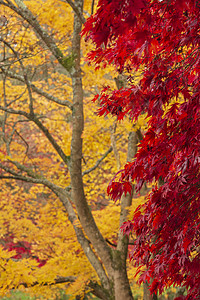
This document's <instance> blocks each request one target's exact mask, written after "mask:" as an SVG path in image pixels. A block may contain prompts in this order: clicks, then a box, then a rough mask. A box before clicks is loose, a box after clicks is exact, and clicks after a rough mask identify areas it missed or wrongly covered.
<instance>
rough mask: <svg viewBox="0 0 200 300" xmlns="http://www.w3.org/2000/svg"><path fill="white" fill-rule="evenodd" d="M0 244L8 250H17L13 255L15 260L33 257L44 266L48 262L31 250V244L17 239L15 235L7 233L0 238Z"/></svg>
mask: <svg viewBox="0 0 200 300" xmlns="http://www.w3.org/2000/svg"><path fill="white" fill-rule="evenodd" d="M0 244H2V245H3V247H4V249H6V250H8V251H13V250H14V251H15V252H16V254H15V255H14V256H13V257H12V258H13V259H15V260H20V259H23V258H32V259H35V260H36V261H37V262H38V267H39V268H40V267H42V266H44V265H45V264H46V262H47V261H46V260H45V259H40V258H38V257H37V256H35V255H34V254H33V253H32V252H31V250H32V249H31V248H32V247H31V244H30V243H28V242H26V241H15V238H14V235H7V236H6V237H4V238H2V239H1V240H0Z"/></svg>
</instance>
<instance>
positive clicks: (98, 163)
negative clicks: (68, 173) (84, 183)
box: [82, 147, 113, 176]
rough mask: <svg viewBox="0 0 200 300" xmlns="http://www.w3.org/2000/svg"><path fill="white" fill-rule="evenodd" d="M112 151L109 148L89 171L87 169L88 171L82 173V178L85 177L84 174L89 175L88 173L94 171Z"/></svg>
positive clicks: (111, 148)
mask: <svg viewBox="0 0 200 300" xmlns="http://www.w3.org/2000/svg"><path fill="white" fill-rule="evenodd" d="M112 150H113V147H110V148H109V149H108V150H107V151H106V152H105V153H104V154H103V155H102V157H101V158H100V159H98V160H97V162H96V164H95V165H94V166H93V167H91V168H90V169H88V170H86V171H84V172H83V173H82V176H84V175H86V174H89V173H90V172H92V171H94V170H95V169H96V168H97V167H98V166H99V165H100V163H101V162H102V161H103V160H104V159H105V158H106V157H107V156H108V154H109V153H110V152H112Z"/></svg>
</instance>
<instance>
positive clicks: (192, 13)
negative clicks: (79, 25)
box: [84, 0, 200, 299]
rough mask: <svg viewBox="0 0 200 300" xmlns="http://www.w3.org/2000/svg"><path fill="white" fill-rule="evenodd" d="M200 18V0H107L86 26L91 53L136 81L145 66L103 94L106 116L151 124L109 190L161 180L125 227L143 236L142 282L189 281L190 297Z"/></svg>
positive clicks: (198, 287) (199, 288) (194, 284)
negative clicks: (121, 86)
mask: <svg viewBox="0 0 200 300" xmlns="http://www.w3.org/2000/svg"><path fill="white" fill-rule="evenodd" d="M199 21H200V6H199V1H179V0H170V1H168V0H166V1H165V0H163V1H158V0H154V1H148V0H147V1H145V0H144V1H143V0H140V1H139V0H138V1H134V0H131V1H107V0H101V1H99V7H98V10H97V13H96V14H95V15H94V16H92V17H91V18H90V19H88V21H87V23H86V26H85V29H84V33H85V34H86V35H87V37H89V38H91V40H92V42H93V43H94V45H95V49H94V50H93V51H92V52H91V53H90V54H89V57H90V59H91V60H93V61H95V62H96V63H104V65H105V64H106V63H109V64H110V63H111V62H112V63H113V64H114V65H115V66H116V68H117V69H118V70H119V72H122V71H124V70H126V71H127V72H130V80H131V72H132V70H133V68H136V69H138V68H140V66H142V65H143V70H144V71H143V74H142V79H141V80H140V82H139V84H138V85H134V84H132V85H131V87H130V88H126V89H122V90H120V92H119V91H117V92H116V91H114V92H110V91H109V90H105V89H104V90H103V92H102V93H101V95H100V96H99V98H100V105H101V109H100V110H99V113H100V115H104V114H105V115H107V114H108V113H111V114H113V115H116V116H117V117H118V119H119V120H121V119H123V117H124V116H126V115H129V116H130V118H131V119H137V118H138V115H140V114H141V113H147V117H148V125H149V128H148V130H147V132H146V134H145V136H144V138H143V140H142V142H141V144H140V147H139V151H138V152H137V154H136V156H135V159H134V160H133V161H132V162H131V163H128V164H126V165H125V167H124V169H123V170H122V171H121V173H120V174H119V173H118V174H117V175H116V177H115V178H114V179H113V181H112V182H111V184H110V185H109V187H108V192H109V194H110V195H111V196H112V198H113V199H114V200H118V199H120V198H121V195H122V194H123V193H126V192H129V188H130V186H131V182H133V181H135V180H136V190H140V189H141V187H142V185H143V184H144V182H154V181H156V182H157V183H158V184H156V185H155V188H154V189H153V191H152V192H151V193H150V194H149V196H148V201H147V202H146V203H145V204H144V205H142V206H139V207H138V208H137V209H136V211H135V213H134V215H133V220H132V221H129V222H128V223H126V224H125V225H123V230H124V232H125V233H126V234H129V233H130V232H132V231H133V232H135V233H136V235H137V239H136V241H135V245H134V247H133V249H132V251H131V253H130V255H131V258H132V259H133V260H134V261H135V265H136V266H139V269H140V268H141V267H143V266H146V270H145V271H144V270H143V272H142V273H141V276H140V282H142V281H143V282H145V281H146V280H147V281H148V282H150V280H152V283H151V291H152V292H153V291H160V292H162V291H163V288H164V287H166V286H168V285H171V284H175V285H178V286H184V287H186V288H187V289H188V295H187V296H186V299H199V297H200V276H199V275H200V274H199V270H200V254H199V246H200V239H199V226H200V220H199V210H200V201H199V199H200V184H199V182H200V177H199V176H200V172H199V160H200V152H199V150H200V147H199V140H200V139H199V138H200V133H199V132H200V130H199V129H200V121H199V108H200V105H199V100H200V95H199V70H200V59H199V57H200V56H199V50H200V39H199ZM179 299H180V298H179ZM181 299H182V298H181Z"/></svg>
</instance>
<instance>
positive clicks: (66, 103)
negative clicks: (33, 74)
mask: <svg viewBox="0 0 200 300" xmlns="http://www.w3.org/2000/svg"><path fill="white" fill-rule="evenodd" d="M1 69H2V72H3V73H4V74H5V75H6V76H7V77H9V78H13V79H17V80H19V81H20V82H23V83H25V81H24V79H23V76H21V75H18V74H15V73H13V72H11V71H8V70H6V69H5V68H3V67H1ZM28 83H29V85H30V87H31V89H32V90H33V92H35V93H37V94H38V95H41V96H43V97H45V98H46V99H48V100H51V101H53V102H55V103H57V104H59V105H62V106H67V107H68V108H69V109H70V110H72V104H71V102H70V101H68V100H60V99H59V98H57V97H55V96H53V95H51V94H49V93H47V92H45V91H43V90H42V89H40V88H38V87H37V86H35V85H34V84H33V83H32V82H30V81H28Z"/></svg>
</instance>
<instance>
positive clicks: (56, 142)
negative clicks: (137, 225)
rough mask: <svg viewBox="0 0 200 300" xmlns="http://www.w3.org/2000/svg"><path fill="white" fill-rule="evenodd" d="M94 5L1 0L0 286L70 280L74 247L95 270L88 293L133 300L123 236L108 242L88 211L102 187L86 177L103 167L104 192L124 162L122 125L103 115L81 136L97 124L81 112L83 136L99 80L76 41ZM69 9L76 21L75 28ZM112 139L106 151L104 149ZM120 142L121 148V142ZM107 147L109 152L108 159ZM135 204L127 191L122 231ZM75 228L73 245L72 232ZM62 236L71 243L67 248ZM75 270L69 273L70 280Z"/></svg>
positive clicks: (132, 142)
mask: <svg viewBox="0 0 200 300" xmlns="http://www.w3.org/2000/svg"><path fill="white" fill-rule="evenodd" d="M93 4H94V1H85V2H84V1H83V0H76V2H75V1H70V0H68V1H66V3H65V2H63V1H60V2H54V1H48V2H45V1H41V2H35V1H27V2H26V1H24V2H23V1H21V0H16V1H15V2H14V1H10V0H6V1H4V0H0V6H1V12H2V16H1V20H0V22H1V35H0V43H1V53H0V59H1V61H0V69H1V102H0V111H1V115H0V118H1V135H0V138H1V139H0V146H1V149H0V168H1V173H0V178H1V180H2V182H3V183H4V185H2V187H3V188H2V190H1V196H2V199H3V200H2V202H1V205H2V206H1V208H2V209H1V211H3V212H2V219H1V220H0V221H1V224H2V229H1V230H2V231H1V245H3V248H2V247H1V257H2V259H1V268H2V276H1V281H0V283H1V290H6V289H13V288H16V287H18V286H20V284H21V285H22V284H23V285H24V286H25V287H31V286H35V285H41V286H43V285H45V286H46V285H52V284H53V283H54V284H55V283H59V282H61V281H62V280H63V281H66V282H69V283H70V282H73V281H74V280H75V279H74V277H73V278H72V277H71V274H66V272H67V271H70V269H69V268H67V267H65V266H63V265H62V261H61V262H60V260H61V257H63V258H64V261H67V259H68V261H70V260H71V261H72V258H73V256H72V255H71V253H70V254H69V255H68V252H67V251H69V250H70V246H71V245H72V246H71V248H73V251H74V253H75V254H77V256H78V254H79V253H81V255H82V257H83V259H82V260H81V259H80V260H79V262H80V267H81V266H85V265H86V260H85V257H87V259H88V261H89V262H90V264H91V266H92V268H93V269H94V270H95V272H96V276H94V273H92V271H91V269H92V268H91V266H90V267H88V270H89V271H88V273H89V274H90V273H92V276H91V277H90V276H89V275H88V277H86V279H88V281H87V282H86V281H85V280H83V281H84V283H87V286H88V289H89V290H90V291H91V292H93V293H94V294H95V295H97V296H98V297H99V298H100V299H106V300H108V299H132V298H133V297H132V294H131V289H130V283H129V280H128V277H127V269H126V258H127V250H128V243H129V239H128V238H127V237H124V236H123V235H122V233H121V232H120V231H119V232H118V238H117V237H114V238H115V241H114V242H115V243H113V240H111V241H110V240H108V239H107V236H106V234H105V232H103V231H104V228H102V232H103V233H104V236H103V235H102V232H100V229H99V227H100V226H99V227H98V226H97V224H99V223H100V221H101V223H103V222H102V220H99V219H100V218H99V212H97V211H96V212H93V213H92V212H91V210H92V208H93V207H94V205H96V204H94V201H92V200H93V198H95V199H98V200H99V197H100V195H96V193H97V192H98V185H97V187H94V185H92V184H91V181H93V180H94V176H95V175H92V172H96V171H97V168H98V167H99V166H100V163H104V165H103V166H106V167H107V169H106V168H105V169H103V170H100V168H99V170H100V171H99V172H97V173H94V174H97V175H98V180H99V183H98V182H97V179H96V178H95V180H96V181H95V183H98V184H99V190H100V191H102V187H101V185H104V186H105V185H106V180H109V179H111V174H110V173H111V171H112V170H113V167H112V165H113V162H114V160H115V159H116V160H117V162H118V166H119V165H120V161H119V155H118V147H117V143H118V142H119V141H117V135H119V137H120V136H121V134H122V132H123V131H124V132H126V128H125V126H124V128H123V127H122V129H121V130H119V132H117V129H118V126H117V128H116V125H115V122H114V121H113V119H112V120H109V119H108V118H107V120H105V121H104V124H103V125H105V128H103V127H100V125H99V123H98V126H99V127H98V129H99V132H98V133H96V132H95V133H94V134H91V132H90V133H89V132H87V130H86V129H87V128H91V124H92V125H93V126H94V123H92V120H91V118H92V117H91V108H90V107H91V106H89V104H88V109H87V107H86V108H85V130H84V116H83V103H84V102H88V101H89V100H90V97H91V93H92V92H91V90H92V89H93V93H94V91H95V89H96V88H98V89H99V88H100V86H101V84H102V83H100V84H99V86H94V87H93V86H92V81H93V80H94V78H93V77H94V74H95V76H100V75H98V74H97V73H96V72H95V71H94V70H93V71H91V70H92V69H90V70H88V68H89V67H88V66H87V65H86V64H84V62H83V61H81V50H82V51H83V52H84V51H85V49H86V48H88V45H87V44H84V43H82V44H81V37H80V32H81V29H82V24H83V23H84V21H85V16H86V15H87V13H83V5H85V6H84V11H86V12H88V11H89V8H90V6H91V5H92V9H93V6H94V5H93ZM72 9H73V11H74V22H71V14H72ZM72 23H73V24H72ZM66 27H67V28H66ZM84 72H87V76H88V77H90V78H89V79H90V81H91V83H90V86H89V84H88V81H89V80H88V81H87V79H85V78H83V77H84ZM92 72H93V74H92V75H91V73H92ZM115 74H116V73H115ZM115 74H114V76H115ZM92 76H93V77H92ZM105 77H106V78H104V79H103V80H102V82H104V83H105V81H108V80H109V82H110V81H111V80H110V77H111V76H110V75H109V74H106V75H105ZM82 81H83V82H82ZM83 84H84V87H85V89H84V90H83ZM94 85H96V81H94ZM88 86H89V87H90V91H88V90H89V89H88ZM88 93H89V96H88ZM71 95H73V97H71ZM100 122H101V123H102V121H100ZM113 123H114V125H113ZM126 124H128V121H127V123H126ZM87 126H88V127H87ZM127 126H129V129H130V134H129V139H128V155H127V160H131V159H132V157H133V156H134V154H135V152H136V150H137V143H138V140H139V139H140V133H141V132H140V129H139V127H138V128H137V130H135V131H134V130H132V125H131V126H130V125H127ZM88 130H89V129H88ZM93 130H95V128H93ZM97 134H98V136H97ZM71 136H72V139H71ZM91 136H92V137H93V142H91ZM110 136H111V139H112V146H108V145H107V144H108V142H109V143H110ZM100 137H102V139H101V141H100V142H99V139H100ZM103 137H104V139H103ZM83 138H85V139H84V143H83ZM95 138H96V140H95ZM88 145H89V146H88ZM118 145H119V147H120V148H122V149H123V148H124V142H122V141H120V142H119V144H118ZM92 147H94V149H92ZM70 148H71V150H70ZM112 151H113V154H114V155H113V156H112V159H111V160H109V161H108V155H109V154H110V153H111V152H112ZM91 154H93V155H94V154H95V155H94V156H93V157H91ZM120 154H121V156H124V157H125V155H126V154H125V153H123V152H122V153H120ZM106 160H107V161H106ZM101 166H102V165H101ZM116 171H117V170H115V172H116ZM96 177H97V176H96ZM85 178H87V179H85ZM93 192H94V193H93ZM89 193H90V194H89ZM86 194H87V199H86ZM88 194H89V196H88ZM103 197H104V195H103ZM58 200H59V201H58ZM104 201H105V200H104ZM131 201H132V195H130V194H126V195H123V197H122V201H121V206H120V212H119V214H120V220H119V224H120V226H121V225H122V224H123V222H124V221H125V220H126V219H127V217H128V214H129V208H130V206H131ZM7 203H9V205H8V206H7ZM36 203H37V205H36ZM44 203H45V204H47V205H43V204H44ZM61 204H62V206H61ZM100 205H101V203H100ZM95 208H96V207H95ZM106 208H107V206H106ZM54 210H55V211H54ZM106 211H109V209H107V210H106ZM112 211H114V209H113V210H112ZM66 215H67V216H68V220H69V221H70V223H71V224H69V222H67V220H66ZM95 215H96V221H95ZM39 216H40V217H39ZM13 220H14V221H15V222H13ZM45 222H46V223H45ZM57 224H59V228H58V230H57V227H56V226H57ZM55 227H56V228H55ZM118 227H119V226H118ZM41 228H43V230H42V229H41ZM72 228H73V230H74V232H75V234H76V238H77V241H78V243H79V249H78V246H77V243H76V244H75V245H74V244H73V242H74V239H73V238H71V236H70V234H71V233H72V232H73V231H72ZM56 230H57V231H56ZM64 232H68V234H69V235H68V234H64ZM2 236H3V238H2ZM58 237H60V238H61V240H62V242H61V243H60V244H59V246H60V248H59V246H58V244H56V241H57V238H58ZM66 240H69V241H70V243H71V244H70V245H69V246H68V245H66ZM48 242H49V244H48ZM52 245H53V246H52ZM50 246H52V248H51V247H50ZM80 246H81V250H80ZM50 248H51V249H50ZM9 250H13V252H9ZM78 251H80V252H78ZM54 253H56V254H57V256H56V257H53V254H54ZM83 253H84V255H85V256H84V255H83ZM67 255H68V256H67ZM41 264H42V265H41ZM38 265H39V267H40V268H38ZM71 271H72V270H71ZM77 273H78V272H77V270H76V271H75V270H73V275H74V274H75V275H77ZM64 274H65V275H66V276H64ZM57 275H62V278H60V277H59V278H57ZM63 277H65V278H63ZM82 279H83V277H82ZM79 284H80V281H79ZM81 288H82V286H81Z"/></svg>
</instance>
